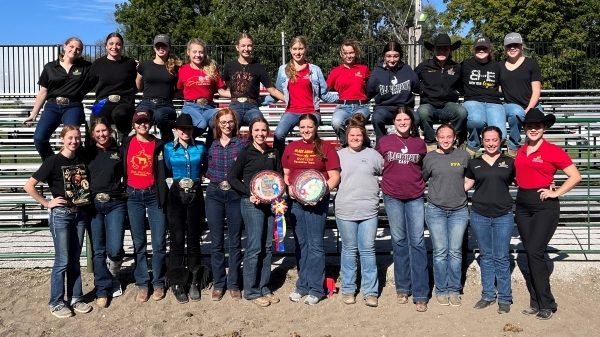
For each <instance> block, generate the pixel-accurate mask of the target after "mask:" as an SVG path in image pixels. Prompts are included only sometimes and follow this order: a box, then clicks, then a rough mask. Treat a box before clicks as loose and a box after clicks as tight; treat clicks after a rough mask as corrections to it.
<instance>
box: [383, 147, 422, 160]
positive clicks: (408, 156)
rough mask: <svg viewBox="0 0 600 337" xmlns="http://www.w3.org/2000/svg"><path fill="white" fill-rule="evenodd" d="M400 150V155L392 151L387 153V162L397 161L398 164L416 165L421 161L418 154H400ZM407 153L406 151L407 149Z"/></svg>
mask: <svg viewBox="0 0 600 337" xmlns="http://www.w3.org/2000/svg"><path fill="white" fill-rule="evenodd" d="M405 148H406V147H405ZM402 150H404V149H402ZM402 150H400V151H401V153H398V152H393V151H390V152H388V153H387V160H388V162H392V161H398V164H408V163H418V162H419V160H421V155H420V154H416V153H414V154H412V153H402ZM407 151H408V149H407Z"/></svg>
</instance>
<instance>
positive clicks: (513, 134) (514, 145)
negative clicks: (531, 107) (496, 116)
mask: <svg viewBox="0 0 600 337" xmlns="http://www.w3.org/2000/svg"><path fill="white" fill-rule="evenodd" d="M503 106H504V112H505V113H506V120H507V121H508V128H509V129H510V133H509V134H508V148H509V149H510V150H514V151H516V150H518V149H519V147H521V129H523V125H521V122H519V118H521V119H524V118H525V109H523V108H522V107H521V106H520V105H518V104H515V103H504V104H503ZM536 108H537V109H539V110H540V111H542V112H543V110H542V104H541V103H538V104H537V105H536ZM517 117H519V118H517Z"/></svg>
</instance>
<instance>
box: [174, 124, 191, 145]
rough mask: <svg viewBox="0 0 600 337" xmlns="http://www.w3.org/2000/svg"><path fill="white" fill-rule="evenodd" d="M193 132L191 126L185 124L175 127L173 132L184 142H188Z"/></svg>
mask: <svg viewBox="0 0 600 337" xmlns="http://www.w3.org/2000/svg"><path fill="white" fill-rule="evenodd" d="M193 132H194V128H193V127H187V126H185V127H177V128H175V133H176V134H177V137H179V139H181V140H183V141H184V142H188V141H189V140H190V139H192V133H193Z"/></svg>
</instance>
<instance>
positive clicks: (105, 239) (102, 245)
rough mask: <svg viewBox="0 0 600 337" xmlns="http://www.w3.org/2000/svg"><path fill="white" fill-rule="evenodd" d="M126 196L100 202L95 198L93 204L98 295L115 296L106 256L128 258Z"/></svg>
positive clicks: (92, 221) (92, 225)
mask: <svg viewBox="0 0 600 337" xmlns="http://www.w3.org/2000/svg"><path fill="white" fill-rule="evenodd" d="M126 212H127V201H126V200H125V199H117V200H111V201H109V202H100V201H98V200H94V205H93V206H92V207H90V212H89V215H88V217H89V219H90V220H91V229H92V233H91V239H92V248H93V250H94V255H93V263H94V285H95V286H96V296H97V297H98V298H108V297H110V296H111V295H112V275H111V273H110V272H109V270H108V267H107V265H106V258H107V257H108V258H109V259H110V260H111V261H122V260H123V257H125V251H124V250H123V238H124V236H125V213H126Z"/></svg>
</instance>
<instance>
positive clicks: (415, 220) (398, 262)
mask: <svg viewBox="0 0 600 337" xmlns="http://www.w3.org/2000/svg"><path fill="white" fill-rule="evenodd" d="M383 202H384V204H385V210H386V212H387V216H388V219H389V223H390V232H391V234H392V248H393V251H394V283H395V284H396V293H397V294H407V295H411V294H412V295H413V301H414V302H429V272H428V269H427V248H426V247H425V237H424V231H425V211H424V207H423V204H424V203H423V197H422V196H421V197H418V198H415V199H407V200H401V199H396V198H394V197H391V196H389V195H387V194H385V193H384V194H383Z"/></svg>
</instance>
